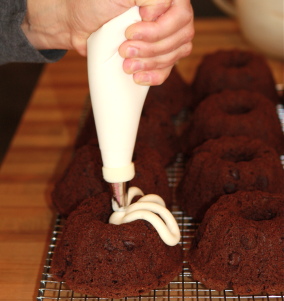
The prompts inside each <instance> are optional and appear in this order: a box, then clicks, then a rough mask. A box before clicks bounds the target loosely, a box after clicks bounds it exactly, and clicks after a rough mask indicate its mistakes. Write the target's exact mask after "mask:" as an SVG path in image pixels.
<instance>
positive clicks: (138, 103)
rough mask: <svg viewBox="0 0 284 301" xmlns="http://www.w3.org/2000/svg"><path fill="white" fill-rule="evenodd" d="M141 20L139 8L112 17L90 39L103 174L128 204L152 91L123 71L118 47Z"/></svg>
mask: <svg viewBox="0 0 284 301" xmlns="http://www.w3.org/2000/svg"><path fill="white" fill-rule="evenodd" d="M140 20H141V17H140V14H139V7H137V6H135V7H132V8H130V9H129V10H128V11H126V12H125V13H123V14H122V15H120V16H118V17H116V18H114V19H112V20H111V21H109V22H108V23H106V24H105V25H103V26H102V27H101V28H100V29H99V30H97V31H96V32H94V33H93V34H92V35H91V36H90V37H89V39H88V42H87V47H88V78H89V87H90V94H91V102H92V107H93V113H94V118H95V124H96V130H97V135H98V140H99V146H100V150H101V155H102V161H103V177H104V179H105V180H106V181H107V182H109V183H111V184H112V187H113V192H114V199H115V200H116V201H117V202H118V205H119V206H120V207H124V206H125V204H126V197H127V196H126V182H128V181H130V180H131V179H132V178H133V177H134V175H135V170H134V164H133V162H132V156H133V151H134V146H135V141H136V136H137V130H138V126H139V121H140V116H141V112H142V108H143V105H144V101H145V98H146V95H147V92H148V90H149V87H148V86H141V85H138V84H136V83H135V82H134V80H133V75H130V74H126V73H125V72H124V71H123V67H122V65H123V58H122V57H121V56H120V55H119V53H118V48H119V46H120V45H121V44H122V43H123V42H124V41H125V40H126V38H125V30H126V28H127V27H128V26H130V25H131V24H133V23H136V22H138V21H140Z"/></svg>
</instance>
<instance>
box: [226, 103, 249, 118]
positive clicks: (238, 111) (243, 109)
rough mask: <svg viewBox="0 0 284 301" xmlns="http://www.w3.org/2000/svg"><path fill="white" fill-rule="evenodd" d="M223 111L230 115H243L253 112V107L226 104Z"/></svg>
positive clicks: (241, 104) (240, 104)
mask: <svg viewBox="0 0 284 301" xmlns="http://www.w3.org/2000/svg"><path fill="white" fill-rule="evenodd" d="M223 110H224V111H225V113H227V114H229V115H242V114H246V113H249V112H250V111H251V110H252V107H251V106H250V105H249V104H244V103H235V102H232V103H226V106H225V107H224V108H223Z"/></svg>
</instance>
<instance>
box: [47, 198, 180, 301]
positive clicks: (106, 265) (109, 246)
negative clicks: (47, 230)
mask: <svg viewBox="0 0 284 301" xmlns="http://www.w3.org/2000/svg"><path fill="white" fill-rule="evenodd" d="M96 204H106V207H107V206H108V205H107V204H110V200H109V195H108V194H106V193H104V194H98V195H96V196H94V197H92V198H91V199H88V200H86V201H84V202H83V203H82V204H81V205H80V206H79V207H77V209H76V210H75V211H73V212H72V213H71V214H70V215H69V217H68V219H67V222H66V225H65V227H64V229H63V234H62V237H61V239H60V241H59V244H58V246H56V249H55V253H54V256H53V260H52V270H51V272H52V274H53V277H54V278H55V279H56V280H57V281H62V280H64V281H65V282H66V284H67V285H68V286H69V287H70V288H71V289H72V290H73V291H75V292H79V293H83V294H89V295H92V296H96V297H101V298H123V297H127V296H138V295H141V294H144V293H147V292H149V291H151V290H152V289H155V288H159V287H163V286H165V285H166V284H168V283H169V282H170V281H171V280H173V279H174V278H175V277H176V276H177V275H178V273H179V272H180V271H181V269H182V251H181V246H180V245H176V246H168V245H166V244H165V243H164V242H163V241H162V240H161V238H160V237H159V235H158V233H157V231H156V230H155V229H154V228H153V226H152V225H151V224H150V223H148V222H147V221H144V220H137V221H134V222H130V223H126V224H121V225H114V224H109V223H108V218H106V216H107V214H106V212H105V210H106V209H105V208H106V207H104V208H103V209H102V208H101V209H100V208H98V206H97V205H96ZM108 209H110V208H108ZM98 212H99V213H98ZM110 214H111V210H110V211H109V215H110Z"/></svg>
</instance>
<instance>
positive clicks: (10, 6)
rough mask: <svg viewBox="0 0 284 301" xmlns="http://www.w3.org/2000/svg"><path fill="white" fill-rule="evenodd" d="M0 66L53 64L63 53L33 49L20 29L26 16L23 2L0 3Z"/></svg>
mask: <svg viewBox="0 0 284 301" xmlns="http://www.w3.org/2000/svg"><path fill="white" fill-rule="evenodd" d="M0 3H1V6H0V64H5V63H9V62H38V63H43V62H54V61H56V60H58V59H60V58H61V57H62V56H63V55H64V54H65V51H63V50H62V51H56V50H54V51H52V50H50V51H43V52H40V51H38V50H37V49H35V48H34V47H33V46H32V45H31V44H30V42H29V41H28V40H27V38H26V36H25V34H24V33H23V31H22V29H21V24H22V22H23V20H24V18H25V15H26V1H25V0H14V1H11V0H1V1H0Z"/></svg>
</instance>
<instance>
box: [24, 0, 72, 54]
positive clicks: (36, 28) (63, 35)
mask: <svg viewBox="0 0 284 301" xmlns="http://www.w3.org/2000/svg"><path fill="white" fill-rule="evenodd" d="M51 1H53V0H40V1H39V0H27V11H26V16H25V18H24V20H23V23H22V25H21V28H22V31H23V32H24V34H25V35H26V37H27V39H28V40H29V42H30V43H31V44H32V45H33V47H34V48H36V49H38V50H43V49H71V48H72V47H71V37H70V32H69V31H68V30H67V24H65V22H64V18H63V17H62V16H64V11H63V10H64V6H63V5H62V1H58V0H57V1H53V2H54V5H51Z"/></svg>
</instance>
